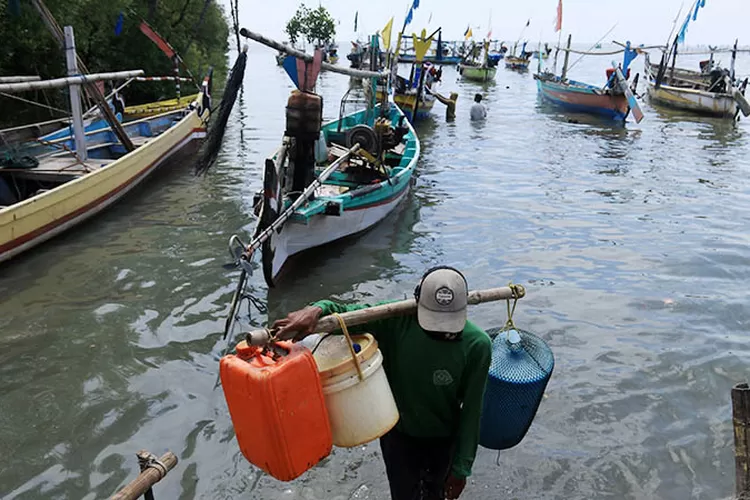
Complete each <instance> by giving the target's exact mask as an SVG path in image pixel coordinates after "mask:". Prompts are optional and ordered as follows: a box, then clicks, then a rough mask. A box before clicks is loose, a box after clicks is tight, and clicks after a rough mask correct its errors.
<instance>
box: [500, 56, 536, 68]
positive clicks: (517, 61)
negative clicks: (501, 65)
mask: <svg viewBox="0 0 750 500" xmlns="http://www.w3.org/2000/svg"><path fill="white" fill-rule="evenodd" d="M529 55H530V54H529ZM530 63H531V59H529V58H528V57H517V56H505V67H506V68H507V69H512V70H514V71H528V69H529V64H530Z"/></svg>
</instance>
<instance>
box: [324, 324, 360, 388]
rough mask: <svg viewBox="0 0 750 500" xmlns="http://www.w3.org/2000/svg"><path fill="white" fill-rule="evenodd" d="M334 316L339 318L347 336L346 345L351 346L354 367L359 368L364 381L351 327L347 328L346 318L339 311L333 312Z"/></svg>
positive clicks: (358, 372)
mask: <svg viewBox="0 0 750 500" xmlns="http://www.w3.org/2000/svg"><path fill="white" fill-rule="evenodd" d="M332 316H333V317H334V318H336V319H337V320H338V322H339V325H340V326H341V331H342V332H344V337H346V345H348V346H349V353H350V354H351V355H352V359H353V360H354V367H355V368H356V369H357V375H358V376H359V380H360V381H361V382H364V380H365V376H364V375H362V367H361V366H360V365H359V358H358V357H357V353H356V352H354V344H353V343H352V337H351V335H349V329H348V328H346V323H345V322H344V318H342V317H341V315H339V314H338V313H333V314H332Z"/></svg>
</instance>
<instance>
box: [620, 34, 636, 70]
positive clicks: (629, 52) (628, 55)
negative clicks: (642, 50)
mask: <svg viewBox="0 0 750 500" xmlns="http://www.w3.org/2000/svg"><path fill="white" fill-rule="evenodd" d="M636 57H638V52H637V51H636V50H634V49H631V48H630V42H626V43H625V54H624V56H623V61H622V70H623V71H624V72H627V71H628V68H629V67H630V63H632V62H633V59H635V58H636ZM626 74H627V73H626Z"/></svg>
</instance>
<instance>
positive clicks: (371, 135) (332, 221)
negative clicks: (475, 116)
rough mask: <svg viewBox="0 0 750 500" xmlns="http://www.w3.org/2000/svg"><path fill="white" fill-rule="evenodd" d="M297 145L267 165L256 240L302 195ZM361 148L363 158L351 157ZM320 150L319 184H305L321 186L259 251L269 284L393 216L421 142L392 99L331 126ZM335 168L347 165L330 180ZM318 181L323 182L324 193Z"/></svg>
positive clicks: (287, 141)
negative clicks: (309, 253)
mask: <svg viewBox="0 0 750 500" xmlns="http://www.w3.org/2000/svg"><path fill="white" fill-rule="evenodd" d="M295 141H296V139H295V138H293V137H288V136H285V137H284V140H283V142H282V147H281V148H280V149H279V150H278V151H277V152H276V153H275V154H274V155H273V156H272V157H270V158H269V159H267V160H266V166H265V171H264V175H263V190H262V191H260V192H259V193H258V194H256V197H255V209H256V213H257V214H258V215H259V217H258V225H257V226H256V229H255V238H257V237H258V235H259V234H261V233H262V232H263V231H264V230H266V229H267V228H269V226H271V225H272V224H274V222H275V221H279V220H280V219H281V216H282V214H285V213H286V212H285V210H288V209H289V208H290V207H291V206H292V204H293V203H294V202H295V200H296V199H297V196H300V190H299V187H297V188H294V180H293V179H294V178H295V176H297V174H298V173H296V172H294V169H295V166H294V164H293V162H292V161H291V160H290V158H289V156H290V154H288V152H289V151H290V150H292V149H293V148H294V147H295V146H294V144H295ZM323 142H325V147H323V146H322V144H323ZM355 143H356V144H359V145H360V146H362V149H363V150H364V152H363V151H360V152H358V153H352V152H351V148H352V147H353V146H354V144H355ZM316 149H317V151H318V153H317V154H316V156H318V155H320V156H323V157H324V158H325V159H324V161H322V162H317V164H316V166H315V168H314V172H312V176H313V180H312V182H308V183H306V186H307V187H310V186H311V185H312V187H313V188H314V194H313V196H312V197H310V198H309V199H308V200H306V201H305V202H304V203H303V204H301V205H300V206H299V207H298V208H296V209H294V211H293V212H292V214H291V216H290V217H289V218H288V219H286V222H283V225H281V226H280V227H279V228H278V229H277V230H273V231H270V233H271V235H270V237H268V239H266V240H265V241H264V242H263V244H262V246H261V247H260V249H261V252H262V263H263V274H264V277H265V280H266V282H267V283H268V285H269V286H274V285H275V284H276V282H277V280H278V277H279V275H280V273H281V271H282V268H283V267H284V265H285V264H286V263H287V261H288V260H289V259H290V258H291V257H293V256H295V255H298V254H300V253H302V252H304V251H305V250H309V249H311V248H315V247H320V246H322V245H325V244H327V243H330V242H332V241H336V240H339V239H341V238H345V237H347V236H351V235H354V234H357V233H360V232H362V231H365V230H367V229H368V228H370V227H372V226H374V225H375V224H377V223H378V222H380V221H381V220H383V219H384V218H385V217H386V216H387V215H388V214H389V213H391V212H392V211H393V210H394V209H395V208H396V206H397V205H398V204H399V203H400V202H401V200H403V199H404V197H405V196H406V194H407V193H408V191H409V186H410V184H411V179H412V175H413V173H414V169H415V167H416V165H417V160H418V159H419V153H420V144H419V139H418V138H417V134H416V132H415V131H414V129H413V128H412V126H411V124H410V122H409V120H407V119H406V116H405V115H404V113H403V112H402V111H401V109H400V108H399V107H398V106H396V105H395V104H394V103H392V102H388V101H386V102H385V103H384V104H378V105H377V106H375V108H373V109H369V110H362V111H359V112H356V113H352V114H350V115H347V116H342V117H340V118H339V119H338V120H336V121H333V122H330V123H328V124H324V125H323V127H322V133H321V134H320V138H319V140H318V145H317V146H316ZM321 151H323V152H324V153H323V154H321ZM376 157H377V158H379V160H375V158H376ZM343 160H345V161H343ZM374 160H375V161H374ZM335 162H340V163H341V167H340V168H338V169H336V170H334V171H333V173H331V174H329V175H328V177H327V178H325V180H323V175H322V174H323V173H324V172H326V173H328V172H330V170H331V169H330V167H331V165H332V164H333V163H335ZM315 179H320V180H321V181H322V182H320V185H319V186H317V187H315V186H314V185H313V184H315Z"/></svg>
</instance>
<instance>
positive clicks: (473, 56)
mask: <svg viewBox="0 0 750 500" xmlns="http://www.w3.org/2000/svg"><path fill="white" fill-rule="evenodd" d="M489 49H490V44H489V42H484V43H483V44H482V45H481V46H479V45H474V46H472V48H471V50H470V51H469V54H470V55H469V57H467V58H466V59H465V60H464V61H462V62H461V64H460V65H459V66H458V74H459V75H461V78H463V79H465V80H472V81H475V82H482V83H485V82H489V81H492V80H494V79H495V74H496V73H497V67H496V63H495V62H493V61H492V60H490V58H489ZM477 50H478V51H479V54H477Z"/></svg>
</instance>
